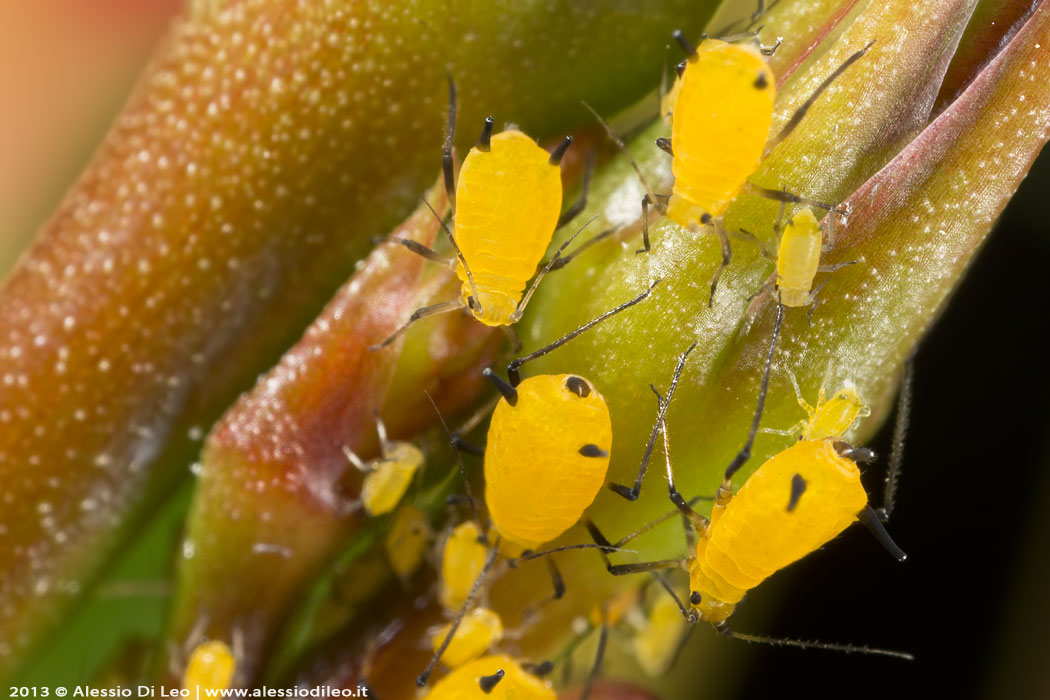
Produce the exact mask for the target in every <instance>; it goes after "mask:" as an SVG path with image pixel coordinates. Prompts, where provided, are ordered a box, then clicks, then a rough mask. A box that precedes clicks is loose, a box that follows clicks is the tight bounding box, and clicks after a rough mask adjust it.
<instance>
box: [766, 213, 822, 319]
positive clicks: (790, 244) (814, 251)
mask: <svg viewBox="0 0 1050 700" xmlns="http://www.w3.org/2000/svg"><path fill="white" fill-rule="evenodd" d="M823 237H824V234H823V230H822V229H821V227H820V222H819V221H817V217H815V216H814V215H813V212H812V210H810V208H809V207H804V208H803V209H802V210H800V211H799V212H798V213H797V214H795V216H794V217H792V219H791V221H789V222H788V224H787V226H785V227H784V233H783V234H782V235H781V238H780V247H779V248H778V249H777V290H778V291H779V292H780V301H781V302H782V303H783V304H784V306H808V305H809V304H810V303H811V302H812V299H811V296H810V293H811V290H812V289H813V278H814V277H816V276H817V268H819V267H820V252H821V247H822V245H823Z"/></svg>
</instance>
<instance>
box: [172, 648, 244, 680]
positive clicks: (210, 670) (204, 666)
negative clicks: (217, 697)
mask: <svg viewBox="0 0 1050 700" xmlns="http://www.w3.org/2000/svg"><path fill="white" fill-rule="evenodd" d="M235 667H236V662H235V660H234V658H233V652H232V651H231V650H230V647H229V646H227V645H226V644H225V643H224V642H220V641H218V640H212V641H210V642H204V643H202V644H198V645H197V646H196V647H194V648H193V652H192V653H190V659H189V661H188V662H187V663H186V671H185V672H184V673H183V676H182V687H183V688H185V689H186V690H191V689H193V688H200V689H201V690H225V689H227V688H229V687H230V681H232V680H233V672H234V669H235Z"/></svg>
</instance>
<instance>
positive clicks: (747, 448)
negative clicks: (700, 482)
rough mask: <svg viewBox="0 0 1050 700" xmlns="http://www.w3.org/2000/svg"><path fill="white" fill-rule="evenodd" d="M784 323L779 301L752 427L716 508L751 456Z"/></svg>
mask: <svg viewBox="0 0 1050 700" xmlns="http://www.w3.org/2000/svg"><path fill="white" fill-rule="evenodd" d="M783 323H784V305H783V304H782V303H779V300H778V303H777V320H776V323H775V324H774V325H773V336H772V338H770V341H769V352H768V353H767V355H766V368H765V370H764V371H763V372H762V384H761V387H760V388H759V390H758V405H757V406H756V407H755V416H754V418H752V420H751V429H750V430H749V432H748V435H747V442H746V443H744V446H743V447H742V448H741V449H740V452H738V453H737V455H736V457H734V458H733V461H732V462H730V463H729V466H728V467H726V472H725V476H724V477H723V479H722V485H721V486H719V487H718V496H717V497H716V499H715V508H719V507H725V506H726V505H727V504H728V503H729V501H730V499H732V497H733V481H732V480H733V475H734V474H735V473H736V472H737V470H738V469H740V467H742V466H744V463H745V462H747V460H748V459H750V458H751V447H752V445H754V444H755V436H756V435H757V434H758V424H759V422H761V420H762V410H763V409H764V408H765V405H766V392H768V391H769V372H770V370H771V368H772V367H773V353H774V351H775V350H776V349H777V339H778V338H779V337H780V327H781V325H782V324H783Z"/></svg>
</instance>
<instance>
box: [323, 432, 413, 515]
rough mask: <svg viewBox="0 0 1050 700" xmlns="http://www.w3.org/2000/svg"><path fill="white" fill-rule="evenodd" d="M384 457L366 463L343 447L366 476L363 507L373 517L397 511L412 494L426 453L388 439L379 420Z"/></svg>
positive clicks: (347, 455) (362, 492)
mask: <svg viewBox="0 0 1050 700" xmlns="http://www.w3.org/2000/svg"><path fill="white" fill-rule="evenodd" d="M376 432H377V433H378V434H379V448H380V454H381V456H380V457H379V458H378V459H373V460H371V461H370V462H364V461H363V460H362V459H361V458H360V457H358V456H357V455H356V454H354V452H353V451H352V450H351V449H350V448H349V447H346V446H343V453H344V454H345V455H346V458H347V459H348V460H350V463H351V464H353V465H354V466H355V467H356V468H357V469H358V470H359V471H361V472H363V473H364V474H365V478H364V482H363V483H362V485H361V504H362V505H363V506H364V509H365V512H366V513H368V514H369V515H371V516H377V515H384V514H386V513H389V512H390V511H392V510H394V508H396V507H397V504H398V503H400V502H401V498H402V497H403V496H404V495H405V492H406V491H408V487H409V485H411V483H412V478H413V477H414V476H415V475H416V472H417V471H419V468H420V467H421V466H422V465H423V452H422V451H421V450H420V449H419V448H418V447H416V446H415V445H413V444H412V443H410V442H398V441H391V440H388V439H387V435H386V427H385V426H384V425H383V421H382V420H380V419H379V416H376Z"/></svg>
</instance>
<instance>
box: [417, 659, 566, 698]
mask: <svg viewBox="0 0 1050 700" xmlns="http://www.w3.org/2000/svg"><path fill="white" fill-rule="evenodd" d="M423 697H424V699H425V700H471V699H476V700H556V698H557V694H556V693H555V692H554V690H553V689H552V688H551V684H550V682H549V681H546V680H543V679H542V678H539V677H537V676H535V675H533V674H532V673H529V672H528V671H527V670H525V668H524V667H523V666H522V665H521V664H520V663H518V661H516V660H515V659H513V658H511V657H510V656H507V655H506V654H493V655H491V656H483V657H481V658H480V659H475V660H474V661H470V662H468V663H465V664H463V665H462V666H459V667H458V668H456V669H455V670H454V671H452V672H451V673H449V674H448V675H447V676H445V677H444V678H442V679H441V680H439V681H438V682H437V683H435V684H434V687H433V688H431V690H430V692H428V693H427V694H426V695H425V696H423Z"/></svg>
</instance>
